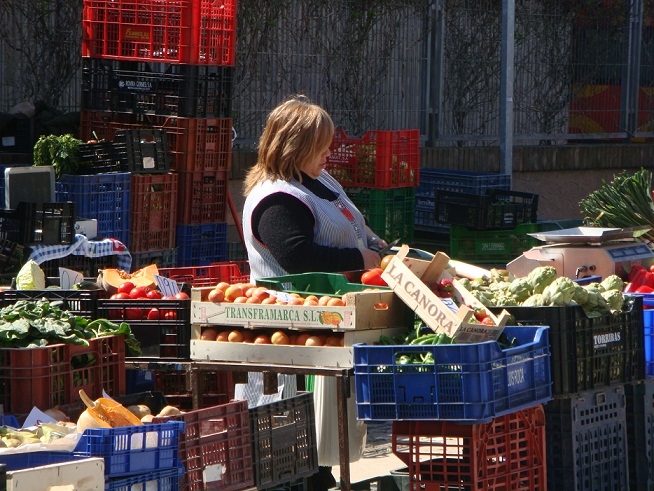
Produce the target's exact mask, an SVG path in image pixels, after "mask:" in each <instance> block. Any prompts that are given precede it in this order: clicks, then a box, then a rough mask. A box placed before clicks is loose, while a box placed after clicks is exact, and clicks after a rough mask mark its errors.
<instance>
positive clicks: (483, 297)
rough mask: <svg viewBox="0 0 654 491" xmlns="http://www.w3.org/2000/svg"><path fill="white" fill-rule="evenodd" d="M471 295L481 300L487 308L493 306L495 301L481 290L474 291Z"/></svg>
mask: <svg viewBox="0 0 654 491" xmlns="http://www.w3.org/2000/svg"><path fill="white" fill-rule="evenodd" d="M470 293H472V296H473V297H475V298H476V299H477V300H479V301H480V302H481V303H482V304H483V305H484V306H486V307H492V306H493V299H492V296H491V295H487V294H486V293H485V292H483V291H481V290H472V291H471V292H470Z"/></svg>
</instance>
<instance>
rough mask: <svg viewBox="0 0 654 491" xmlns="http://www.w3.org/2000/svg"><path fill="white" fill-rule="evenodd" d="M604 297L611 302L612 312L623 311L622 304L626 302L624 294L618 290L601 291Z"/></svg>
mask: <svg viewBox="0 0 654 491" xmlns="http://www.w3.org/2000/svg"><path fill="white" fill-rule="evenodd" d="M600 295H601V296H602V298H603V299H604V300H606V303H608V304H609V308H610V309H611V312H612V313H614V314H617V313H620V312H622V304H623V303H624V295H622V292H621V291H618V290H607V291H603V292H602V293H600Z"/></svg>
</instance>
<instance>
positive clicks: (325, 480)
mask: <svg viewBox="0 0 654 491" xmlns="http://www.w3.org/2000/svg"><path fill="white" fill-rule="evenodd" d="M309 482H310V483H311V491H327V490H328V489H330V488H333V487H335V486H336V479H334V476H333V475H332V468H331V467H322V466H321V467H318V472H316V473H315V474H314V475H313V476H311V477H310V478H309Z"/></svg>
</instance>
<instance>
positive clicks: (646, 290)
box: [636, 285, 654, 293]
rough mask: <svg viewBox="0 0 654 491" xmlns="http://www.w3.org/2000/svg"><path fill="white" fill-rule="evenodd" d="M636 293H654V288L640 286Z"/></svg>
mask: <svg viewBox="0 0 654 491" xmlns="http://www.w3.org/2000/svg"><path fill="white" fill-rule="evenodd" d="M636 293H654V288H652V287H651V286H647V285H640V286H639V287H638V288H636Z"/></svg>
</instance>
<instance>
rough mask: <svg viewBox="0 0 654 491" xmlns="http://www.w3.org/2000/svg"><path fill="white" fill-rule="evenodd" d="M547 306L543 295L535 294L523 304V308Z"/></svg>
mask: <svg viewBox="0 0 654 491" xmlns="http://www.w3.org/2000/svg"><path fill="white" fill-rule="evenodd" d="M545 305H546V304H545V299H544V298H543V294H542V293H534V294H533V295H532V296H531V297H529V298H528V299H527V300H525V301H524V302H523V303H522V306H523V307H544V306H545Z"/></svg>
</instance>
